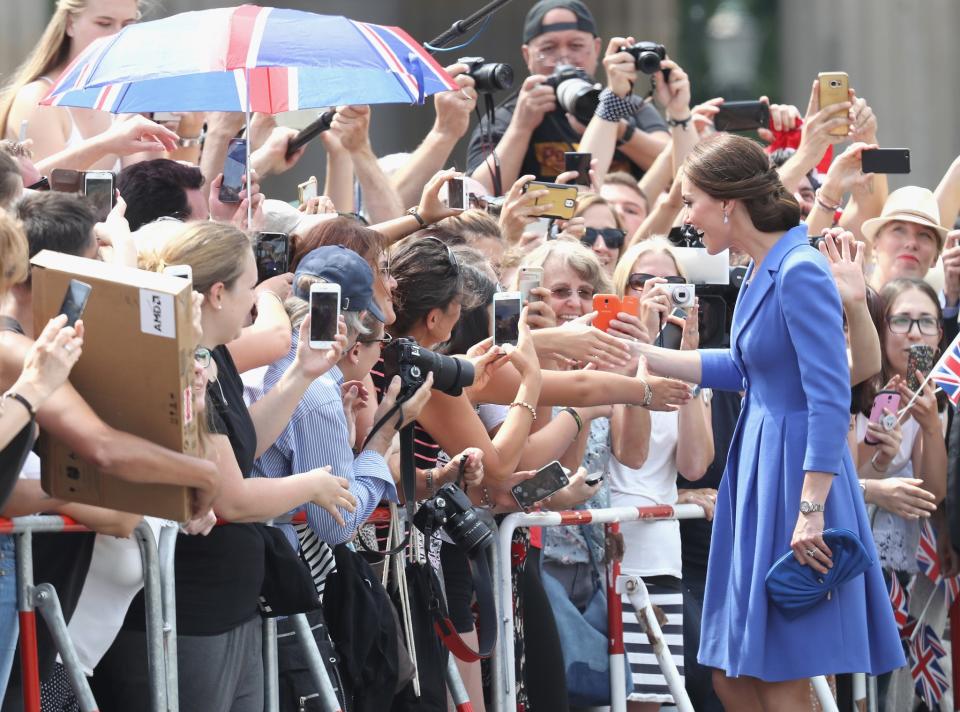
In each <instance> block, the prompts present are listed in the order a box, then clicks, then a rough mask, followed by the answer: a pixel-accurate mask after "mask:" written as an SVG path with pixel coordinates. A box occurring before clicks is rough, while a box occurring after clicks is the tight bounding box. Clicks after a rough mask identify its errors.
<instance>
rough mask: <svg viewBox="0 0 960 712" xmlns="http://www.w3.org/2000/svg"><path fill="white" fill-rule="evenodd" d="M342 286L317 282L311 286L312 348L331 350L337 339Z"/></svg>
mask: <svg viewBox="0 0 960 712" xmlns="http://www.w3.org/2000/svg"><path fill="white" fill-rule="evenodd" d="M339 317H340V285H339V284H336V283H333V282H317V283H314V284H312V285H311V286H310V348H311V349H329V348H331V347H332V346H333V343H334V340H335V339H336V338H337V325H338V323H339Z"/></svg>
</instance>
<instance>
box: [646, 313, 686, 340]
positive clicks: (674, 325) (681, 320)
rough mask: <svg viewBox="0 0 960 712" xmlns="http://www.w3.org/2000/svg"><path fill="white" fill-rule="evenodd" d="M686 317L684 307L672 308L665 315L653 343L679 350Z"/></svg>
mask: <svg viewBox="0 0 960 712" xmlns="http://www.w3.org/2000/svg"><path fill="white" fill-rule="evenodd" d="M686 319H687V312H686V310H685V309H681V308H680V307H677V308H676V309H674V310H673V311H672V312H670V315H669V316H668V317H667V319H666V322H665V323H664V325H663V327H662V328H661V329H660V333H659V334H657V340H656V341H655V342H654V343H655V344H656V345H657V346H659V347H661V348H664V349H673V350H674V351H679V350H680V344H681V343H682V342H683V328H684V327H685V326H686V324H687V322H686Z"/></svg>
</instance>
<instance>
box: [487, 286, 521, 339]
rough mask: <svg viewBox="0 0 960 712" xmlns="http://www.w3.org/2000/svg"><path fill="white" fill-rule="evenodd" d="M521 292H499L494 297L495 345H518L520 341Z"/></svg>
mask: <svg viewBox="0 0 960 712" xmlns="http://www.w3.org/2000/svg"><path fill="white" fill-rule="evenodd" d="M521 309H523V302H522V300H521V294H520V292H497V293H496V294H494V295H493V345H494V346H503V345H504V344H512V345H514V346H516V345H517V341H518V340H519V339H520V310H521Z"/></svg>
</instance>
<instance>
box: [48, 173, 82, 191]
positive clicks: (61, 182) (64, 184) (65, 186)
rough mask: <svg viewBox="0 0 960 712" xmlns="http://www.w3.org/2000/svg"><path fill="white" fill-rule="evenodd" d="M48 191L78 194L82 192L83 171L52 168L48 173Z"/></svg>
mask: <svg viewBox="0 0 960 712" xmlns="http://www.w3.org/2000/svg"><path fill="white" fill-rule="evenodd" d="M50 189H51V190H55V191H57V192H60V193H80V192H81V191H82V190H83V171H75V170H73V169H72V168H54V169H53V170H52V171H50Z"/></svg>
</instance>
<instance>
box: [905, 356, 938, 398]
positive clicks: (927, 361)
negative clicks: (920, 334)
mask: <svg viewBox="0 0 960 712" xmlns="http://www.w3.org/2000/svg"><path fill="white" fill-rule="evenodd" d="M931 368H933V347H931V346H927V345H926V344H913V345H912V346H911V347H910V352H909V353H908V355H907V388H909V389H910V390H911V391H913V392H914V393H916V392H917V391H918V390H920V379H919V378H918V377H917V371H920V373H922V374H923V375H924V377H926V375H927V374H928V373H930V369H931Z"/></svg>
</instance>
